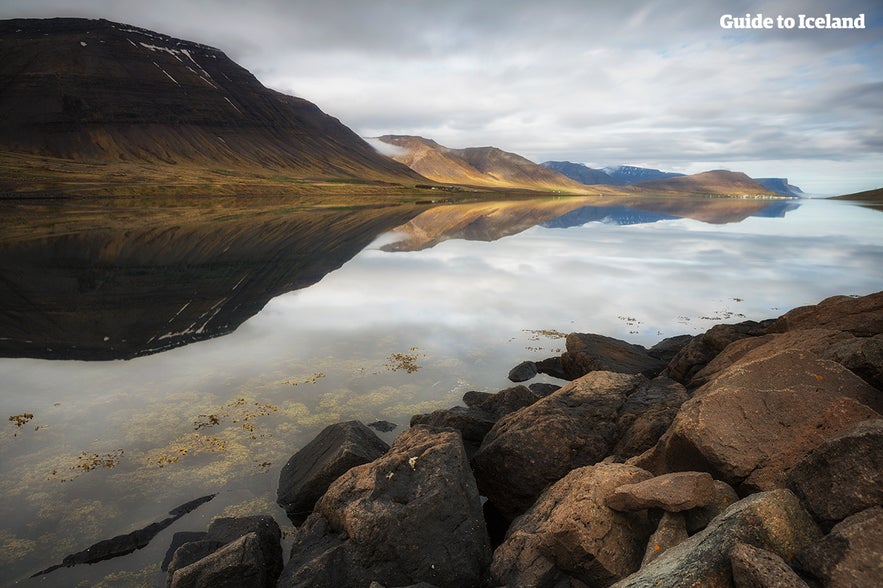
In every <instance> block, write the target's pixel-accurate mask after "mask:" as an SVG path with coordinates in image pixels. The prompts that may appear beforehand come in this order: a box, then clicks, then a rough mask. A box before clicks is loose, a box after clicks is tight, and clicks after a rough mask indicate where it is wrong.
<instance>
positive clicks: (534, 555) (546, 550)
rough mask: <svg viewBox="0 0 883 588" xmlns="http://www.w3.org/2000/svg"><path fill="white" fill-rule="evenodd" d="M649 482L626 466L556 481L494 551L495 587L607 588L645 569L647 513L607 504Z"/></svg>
mask: <svg viewBox="0 0 883 588" xmlns="http://www.w3.org/2000/svg"><path fill="white" fill-rule="evenodd" d="M649 477H650V474H649V473H648V472H645V471H643V470H641V469H639V468H635V467H631V466H627V465H624V464H598V465H595V466H588V467H583V468H579V469H576V470H574V471H572V472H571V473H569V474H568V475H567V476H565V477H564V478H562V479H561V480H559V481H558V482H556V483H555V484H554V485H553V486H551V487H550V488H549V489H548V490H546V491H545V492H544V493H543V494H542V496H541V497H540V498H539V500H537V502H536V504H535V505H534V506H533V507H532V508H531V509H530V510H528V511H527V512H526V513H525V514H524V516H522V517H519V518H518V519H516V521H515V522H514V523H513V524H512V527H511V528H510V529H509V532H508V533H507V535H506V540H505V541H504V542H503V544H502V545H501V546H500V547H498V548H497V550H496V551H495V552H494V559H493V564H492V566H491V575H492V577H493V580H494V582H496V584H494V585H506V586H558V585H567V584H566V583H565V582H568V581H570V580H575V581H578V582H583V583H585V584H587V585H589V586H607V585H609V584H611V583H612V582H613V581H615V580H616V579H617V578H621V577H624V576H625V575H627V574H629V573H631V572H633V571H635V570H637V569H638V567H639V566H640V564H641V558H642V556H643V553H644V546H645V545H646V543H647V538H648V537H649V536H650V533H651V532H652V525H651V524H650V523H649V521H648V519H647V515H646V513H644V512H639V513H622V512H617V511H614V510H612V509H610V508H609V507H607V505H606V499H607V497H608V496H609V495H610V494H611V493H612V492H613V491H614V490H615V489H616V487H617V486H620V485H622V484H625V483H632V482H637V481H640V480H645V479H648V478H649Z"/></svg>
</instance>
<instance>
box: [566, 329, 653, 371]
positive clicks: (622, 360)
mask: <svg viewBox="0 0 883 588" xmlns="http://www.w3.org/2000/svg"><path fill="white" fill-rule="evenodd" d="M566 346H567V351H565V352H564V353H563V354H562V355H561V364H562V368H563V369H564V374H565V375H566V376H567V379H568V380H575V379H577V378H579V377H582V376H584V375H586V374H588V373H589V372H594V371H607V372H619V373H623V374H643V375H645V376H647V377H648V378H653V377H656V376H657V375H659V372H661V371H662V369H663V368H664V367H665V363H664V362H663V361H662V360H660V359H657V358H655V357H653V356H652V355H650V354H649V353H648V352H647V349H646V348H645V347H642V346H641V345H633V344H631V343H627V342H625V341H621V340H619V339H614V338H612V337H605V336H603V335H595V334H590V333H571V334H569V335H568V336H567V339H566Z"/></svg>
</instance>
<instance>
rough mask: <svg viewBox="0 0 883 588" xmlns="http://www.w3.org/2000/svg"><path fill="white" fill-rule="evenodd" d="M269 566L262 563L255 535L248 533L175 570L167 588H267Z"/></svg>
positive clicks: (271, 578) (273, 580)
mask: <svg viewBox="0 0 883 588" xmlns="http://www.w3.org/2000/svg"><path fill="white" fill-rule="evenodd" d="M271 568H272V565H268V563H267V562H266V561H264V553H263V551H262V550H261V546H260V540H259V539H258V536H257V533H248V534H246V535H243V536H242V537H240V538H239V539H236V540H235V541H233V542H232V543H229V544H227V545H225V546H224V547H221V548H220V549H218V550H217V551H215V552H213V553H211V554H209V555H207V556H205V557H203V558H202V559H200V560H198V561H197V562H195V563H192V564H190V565H188V566H186V567H183V568H180V569H177V570H176V571H175V572H174V574H173V575H172V579H171V583H170V584H169V585H170V588H271V587H273V586H275V585H276V577H275V576H272V572H271Z"/></svg>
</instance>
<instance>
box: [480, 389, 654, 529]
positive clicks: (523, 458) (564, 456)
mask: <svg viewBox="0 0 883 588" xmlns="http://www.w3.org/2000/svg"><path fill="white" fill-rule="evenodd" d="M646 381H647V380H646V378H644V377H643V376H640V375H627V374H617V373H613V372H593V373H591V374H588V375H586V376H583V377H582V378H579V379H578V380H574V381H573V382H571V383H570V384H568V385H566V386H564V387H563V388H561V389H560V390H558V391H557V392H555V393H554V394H552V395H551V396H547V397H546V398H543V399H541V400H539V401H537V402H536V403H534V404H532V405H531V406H529V407H526V408H523V409H521V410H519V411H517V412H515V413H512V414H510V415H508V416H505V417H503V418H502V419H500V421H498V422H497V424H496V425H494V427H493V429H491V432H490V433H488V435H487V436H486V437H485V439H484V442H483V443H482V446H481V448H480V449H479V451H478V453H476V454H475V457H474V458H473V466H474V470H475V476H476V480H477V481H478V485H479V488H480V489H481V491H482V494H484V495H485V496H487V497H488V499H490V500H491V501H492V502H493V503H494V505H495V506H496V507H497V508H498V509H499V510H500V511H501V512H502V513H503V514H504V515H506V516H508V517H509V518H510V519H511V518H514V517H515V516H517V515H519V514H521V513H523V512H524V511H525V510H527V509H528V507H530V506H531V505H532V504H533V502H534V501H535V500H536V498H537V497H538V496H539V494H540V492H542V491H543V489H544V488H545V487H546V486H548V485H549V484H551V483H553V482H555V481H557V480H559V479H561V478H562V477H564V476H565V475H566V474H567V473H568V472H569V471H570V470H572V469H574V468H577V467H581V466H585V465H591V464H594V463H597V462H599V461H601V460H602V459H604V458H605V457H606V456H607V455H608V454H609V452H610V450H611V449H612V448H613V446H614V444H615V443H616V441H617V440H618V436H619V433H620V430H619V427H618V425H617V424H616V417H617V415H618V414H619V410H620V408H621V407H622V405H623V404H624V403H625V401H626V399H627V397H628V395H629V394H630V393H632V392H634V391H635V390H636V389H637V388H638V387H639V386H640V385H641V384H643V383H645V382H646Z"/></svg>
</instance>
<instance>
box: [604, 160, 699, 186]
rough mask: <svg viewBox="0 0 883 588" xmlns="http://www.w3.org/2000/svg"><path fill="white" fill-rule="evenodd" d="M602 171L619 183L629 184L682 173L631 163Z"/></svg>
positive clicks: (672, 176)
mask: <svg viewBox="0 0 883 588" xmlns="http://www.w3.org/2000/svg"><path fill="white" fill-rule="evenodd" d="M604 171H606V172H607V174H608V175H609V176H610V177H611V178H613V179H614V180H616V181H618V182H621V184H620V185H623V186H629V185H631V184H637V183H638V182H649V181H653V180H664V179H666V178H677V177H681V176H683V175H684V174H679V173H676V172H664V171H660V170H658V169H653V168H649V167H635V166H633V165H620V166H617V167H607V168H604Z"/></svg>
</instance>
